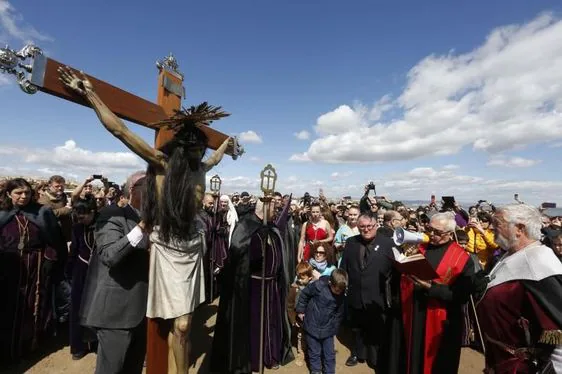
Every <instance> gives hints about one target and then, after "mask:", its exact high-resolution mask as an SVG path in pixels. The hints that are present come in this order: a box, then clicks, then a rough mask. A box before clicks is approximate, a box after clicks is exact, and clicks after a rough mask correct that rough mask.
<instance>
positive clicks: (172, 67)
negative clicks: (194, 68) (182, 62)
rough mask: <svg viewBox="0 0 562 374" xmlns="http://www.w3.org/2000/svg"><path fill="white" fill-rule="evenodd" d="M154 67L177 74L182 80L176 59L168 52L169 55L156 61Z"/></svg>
mask: <svg viewBox="0 0 562 374" xmlns="http://www.w3.org/2000/svg"><path fill="white" fill-rule="evenodd" d="M156 67H157V68H158V69H167V70H169V71H172V72H174V73H176V74H178V75H179V76H180V77H181V78H182V79H183V74H182V73H180V71H179V67H180V66H179V64H178V60H177V59H176V57H175V56H174V55H173V54H172V52H170V54H169V55H168V56H166V57H164V58H163V59H160V60H158V61H156Z"/></svg>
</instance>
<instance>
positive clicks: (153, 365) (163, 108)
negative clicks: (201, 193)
mask: <svg viewBox="0 0 562 374" xmlns="http://www.w3.org/2000/svg"><path fill="white" fill-rule="evenodd" d="M29 60H31V64H29V65H25V64H24V63H25V62H26V61H29ZM60 66H63V64H61V63H60V62H58V61H55V60H53V59H50V58H48V57H46V56H44V55H43V54H42V52H41V50H40V49H38V48H37V47H34V46H26V47H24V48H23V49H22V50H20V51H18V52H16V51H13V50H11V49H9V48H8V47H6V48H0V72H3V73H8V74H12V75H15V76H16V79H17V81H18V83H19V85H20V87H21V88H22V90H23V91H24V92H26V93H30V94H32V93H35V92H37V91H42V92H45V93H48V94H50V95H54V96H57V97H59V98H61V99H64V100H68V101H72V102H74V103H77V104H80V105H85V106H88V104H87V103H86V101H84V99H83V98H82V97H80V96H78V95H76V94H74V93H73V92H71V91H69V90H68V89H67V88H66V87H65V86H64V85H63V84H62V82H61V81H59V79H58V78H59V73H58V71H57V69H58V68H59V67H60ZM157 66H158V68H159V75H158V96H157V103H153V102H150V101H148V100H145V99H143V98H141V97H138V96H135V95H133V94H131V93H129V92H127V91H124V90H122V89H120V88H118V87H115V86H112V85H111V84H109V83H107V82H104V81H102V80H99V79H96V78H94V77H91V76H88V79H89V80H90V82H92V84H93V86H94V88H95V90H96V93H97V94H98V95H99V97H100V98H101V99H102V100H103V102H104V103H105V104H106V105H107V106H108V107H109V109H110V110H111V111H112V112H113V113H115V114H116V115H117V116H118V117H120V118H122V119H124V120H127V121H130V122H134V123H137V124H139V125H142V126H145V127H149V128H152V129H154V130H156V136H155V140H154V141H155V146H156V147H157V148H161V147H163V146H164V145H165V144H166V143H167V142H168V141H170V140H171V139H172V137H173V136H174V133H173V132H172V131H170V130H167V129H166V128H164V127H162V126H157V125H154V123H156V122H160V121H163V120H166V119H168V118H170V117H171V116H172V115H174V114H175V112H176V111H177V110H179V109H181V100H182V97H183V96H184V88H183V75H182V74H181V73H179V72H178V71H177V63H176V62H175V59H173V56H171V55H170V56H168V57H167V58H165V59H163V60H161V61H159V62H158V63H157ZM71 69H72V70H74V71H76V72H77V70H76V69H73V68H71ZM200 128H201V130H202V131H203V132H204V133H205V134H206V135H207V138H208V147H209V148H212V149H217V148H218V147H219V146H220V145H221V144H222V143H223V142H224V140H225V139H226V138H227V137H228V136H227V135H226V134H223V133H222V132H220V131H217V130H215V129H213V128H211V127H209V126H206V125H205V126H201V127H200ZM225 153H226V154H229V155H231V156H232V157H233V158H237V157H238V156H239V155H240V154H242V153H243V148H242V147H241V146H239V145H238V143H237V141H236V138H234V141H233V144H232V145H231V146H229V148H227V150H226V152H225ZM162 322H163V321H161V320H154V319H149V321H148V336H147V338H148V339H147V368H146V369H147V370H146V373H147V374H161V373H166V372H167V371H168V343H167V336H168V331H166V328H165V327H164V325H163V323H162Z"/></svg>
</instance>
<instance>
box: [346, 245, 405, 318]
mask: <svg viewBox="0 0 562 374" xmlns="http://www.w3.org/2000/svg"><path fill="white" fill-rule="evenodd" d="M393 245H394V243H393V241H392V239H390V238H388V237H385V236H382V235H381V236H378V235H377V236H376V237H375V239H374V242H372V244H371V247H373V249H372V251H371V253H370V255H369V257H368V258H367V260H366V261H365V266H364V267H363V260H362V258H361V257H362V256H363V254H364V253H365V252H364V250H362V246H363V242H362V238H361V235H356V236H352V237H350V238H348V239H347V241H346V243H345V249H344V251H343V256H342V261H341V264H340V268H342V269H344V270H345V271H347V274H348V277H349V281H348V286H347V302H348V305H349V306H350V307H352V308H355V309H362V308H364V307H366V306H368V305H371V304H376V305H378V306H379V307H380V308H381V309H384V307H385V292H386V280H387V278H388V276H389V275H390V272H391V270H392V261H391V260H390V257H392V258H393V257H394V255H393V252H392V246H393ZM377 247H378V249H377ZM389 256H390V257H389Z"/></svg>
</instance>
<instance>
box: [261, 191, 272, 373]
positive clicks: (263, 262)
mask: <svg viewBox="0 0 562 374" xmlns="http://www.w3.org/2000/svg"><path fill="white" fill-rule="evenodd" d="M262 201H263V225H264V226H267V220H268V216H267V213H268V211H269V202H270V201H271V198H268V197H267V196H264V198H263V199H262ZM268 238H269V232H268V233H266V235H265V238H262V239H261V240H260V242H261V256H262V260H261V303H260V352H259V360H260V371H259V372H260V374H263V372H264V363H263V349H264V341H263V340H264V335H265V266H266V259H265V254H266V246H267V241H268Z"/></svg>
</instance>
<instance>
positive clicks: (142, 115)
mask: <svg viewBox="0 0 562 374" xmlns="http://www.w3.org/2000/svg"><path fill="white" fill-rule="evenodd" d="M25 62H31V63H30V64H28V65H26V64H25ZM156 65H157V66H158V69H159V71H160V73H159V76H158V97H157V103H153V102H150V101H148V100H145V99H143V98H141V97H139V96H136V95H133V94H131V93H129V92H127V91H125V90H122V89H120V88H118V87H115V86H112V85H111V84H109V83H106V82H104V81H102V80H99V79H96V78H94V77H92V76H89V75H87V74H86V76H87V77H88V79H89V80H90V82H92V84H93V85H94V88H95V90H96V93H97V94H98V95H99V97H100V98H101V99H102V101H103V102H104V103H105V104H106V105H107V106H108V107H109V109H110V110H111V111H112V112H113V113H115V114H116V115H117V116H118V117H120V118H122V119H124V120H127V121H130V122H134V123H136V124H139V125H141V126H144V127H148V128H152V129H154V130H156V137H155V146H156V147H157V148H161V147H162V146H164V145H165V144H166V143H167V142H168V141H169V140H171V138H172V137H173V132H171V131H169V130H167V129H165V128H163V127H164V126H163V125H155V123H157V122H160V121H163V120H166V119H168V118H170V117H171V116H172V115H173V114H175V111H176V110H179V109H181V99H182V97H183V96H184V88H183V75H182V74H181V73H179V72H178V71H177V62H176V61H175V58H174V57H173V56H172V55H170V56H168V57H166V58H164V59H162V60H160V61H158V62H157V64H156ZM61 66H65V65H64V64H61V63H60V62H58V61H55V60H53V59H51V58H48V57H46V56H44V55H43V53H42V51H41V50H40V49H39V48H37V47H35V46H33V45H27V46H25V47H24V48H22V49H21V50H20V51H14V50H11V49H10V48H8V47H5V48H0V72H3V73H8V74H12V75H15V76H16V79H17V81H18V83H19V85H20V87H21V88H22V90H23V91H24V92H26V93H29V94H33V93H35V92H37V91H42V92H45V93H48V94H50V95H54V96H57V97H60V98H61V99H64V100H68V101H72V102H74V103H77V104H80V105H84V106H89V105H88V104H87V103H86V101H85V100H84V99H83V98H82V97H80V96H79V95H77V94H75V93H73V92H72V91H70V90H68V89H67V88H66V87H65V86H64V84H63V83H62V82H61V81H59V73H58V71H57V69H58V68H59V67H61ZM70 69H71V70H74V71H75V72H78V70H77V69H74V68H72V67H71V68H70ZM201 130H203V132H204V133H205V134H206V135H207V138H208V147H209V148H211V149H217V148H218V147H219V146H220V145H221V144H222V143H223V142H224V141H225V139H226V138H227V137H228V135H226V134H223V133H222V132H220V131H217V130H215V129H213V128H212V127H209V126H202V127H201ZM225 153H226V154H228V155H230V156H232V157H233V158H237V157H238V156H239V155H240V154H242V153H243V149H242V148H241V147H240V146H239V145H238V143H237V141H236V139H235V141H234V144H232V145H231V146H229V148H228V149H227V151H226V152H225Z"/></svg>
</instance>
